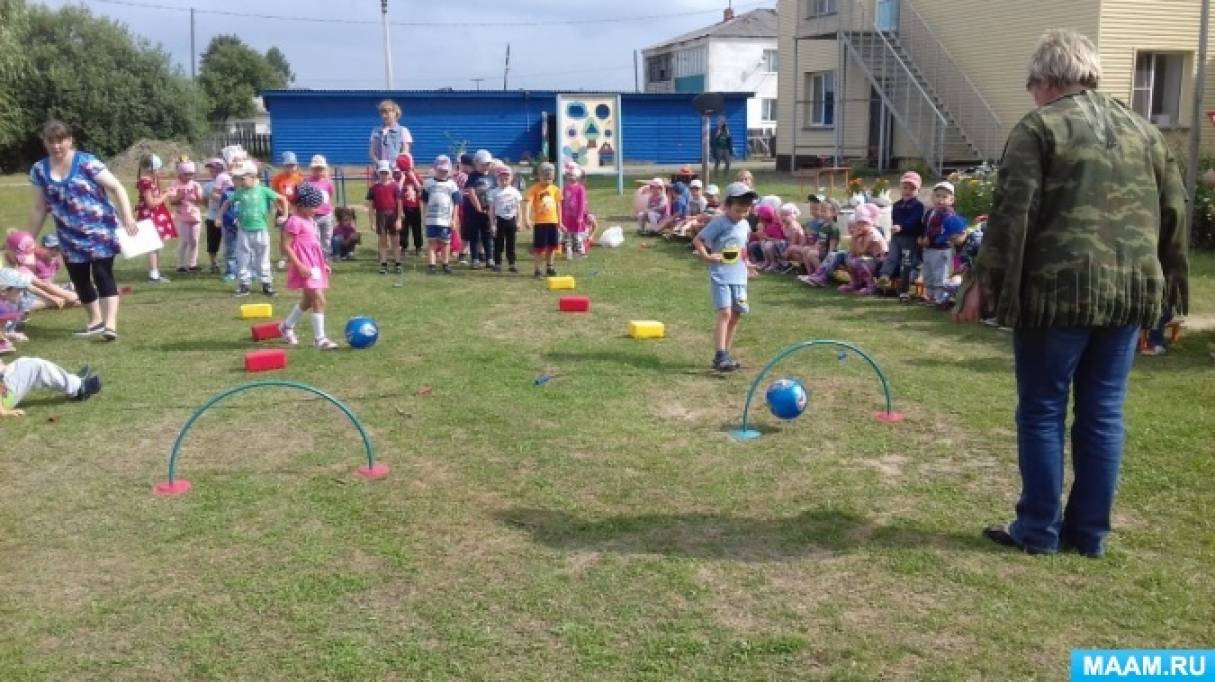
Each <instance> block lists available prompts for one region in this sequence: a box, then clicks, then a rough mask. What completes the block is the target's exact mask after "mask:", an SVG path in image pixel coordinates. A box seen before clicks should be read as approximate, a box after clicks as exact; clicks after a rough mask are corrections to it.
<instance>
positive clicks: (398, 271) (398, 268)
mask: <svg viewBox="0 0 1215 682" xmlns="http://www.w3.org/2000/svg"><path fill="white" fill-rule="evenodd" d="M392 272H393V273H394V274H397V275H400V274H402V273H404V272H405V268H404V267H402V266H401V263H400V261H398V262H397V264H396V265H394V266H392Z"/></svg>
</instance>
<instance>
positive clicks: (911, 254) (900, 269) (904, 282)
mask: <svg viewBox="0 0 1215 682" xmlns="http://www.w3.org/2000/svg"><path fill="white" fill-rule="evenodd" d="M922 182H923V180H922V179H921V178H920V174H919V173H917V172H915V171H908V172H906V173H904V174H903V177H902V181H901V182H900V183H899V185H900V189H901V191H902V198H900V199H899V200H898V201H896V202H894V206H893V207H892V208H891V214H890V219H891V223H892V225H891V228H890V231H891V233H892V235H893V239H891V243H890V253H889V254H887V256H886V260H885V261H884V262H883V263H882V270H881V272H880V273H879V274H880V276H879V277H878V282H877V286H878V288H879V289H882V290H888V289H890V288H891V286H892V284H893V278H895V277H897V278H899V286H898V294H899V300H900V301H903V302H906V301H908V300H910V293H909V288H910V286H911V283H912V282H914V281H915V278H916V275H917V273H918V272H919V270H920V263H921V261H922V260H923V257H924V253H923V249H922V248H921V247H920V245H919V240H920V237H922V236H924V204H923V203H922V202H920V200H919V198H918V195H919V193H920V186H921V183H922Z"/></svg>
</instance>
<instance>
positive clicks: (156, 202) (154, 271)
mask: <svg viewBox="0 0 1215 682" xmlns="http://www.w3.org/2000/svg"><path fill="white" fill-rule="evenodd" d="M162 165H163V164H162V163H161V161H160V157H159V156H156V155H155V154H145V155H144V156H143V157H142V158H140V159H139V181H138V182H137V183H135V189H136V190H137V191H138V192H139V202H138V203H137V204H135V220H151V221H152V225H153V226H155V227H156V233H157V234H159V235H160V238H161V239H163V240H168V239H172V238H173V237H176V236H177V228H175V227H174V226H173V216H172V215H170V214H169V207H168V206H166V205H165V201H167V200H168V198H169V197H168V195H167V194H165V193H164V192H162V191H160V168H161V166H162ZM148 281H149V282H153V283H157V284H163V283H166V282H168V281H169V279H168V278H167V277H161V276H160V251H159V250H156V251H153V252H151V253H149V254H148Z"/></svg>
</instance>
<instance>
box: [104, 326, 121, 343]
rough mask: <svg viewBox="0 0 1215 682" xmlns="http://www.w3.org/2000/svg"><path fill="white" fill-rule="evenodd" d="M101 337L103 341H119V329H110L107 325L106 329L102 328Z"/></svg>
mask: <svg viewBox="0 0 1215 682" xmlns="http://www.w3.org/2000/svg"><path fill="white" fill-rule="evenodd" d="M101 339H102V340H103V341H117V340H118V331H117V330H114V329H110V328H109V327H106V328H105V329H102V330H101Z"/></svg>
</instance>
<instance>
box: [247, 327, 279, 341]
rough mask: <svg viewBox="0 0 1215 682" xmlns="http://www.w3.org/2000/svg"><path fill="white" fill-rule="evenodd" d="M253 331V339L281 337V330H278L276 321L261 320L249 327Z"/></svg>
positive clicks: (263, 339)
mask: <svg viewBox="0 0 1215 682" xmlns="http://www.w3.org/2000/svg"><path fill="white" fill-rule="evenodd" d="M249 330H250V331H251V332H253V340H254V341H266V340H268V339H281V338H282V337H283V334H282V332H280V331H279V328H278V323H277V322H263V323H262V324H255V325H253V326H252V327H250V328H249Z"/></svg>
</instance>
